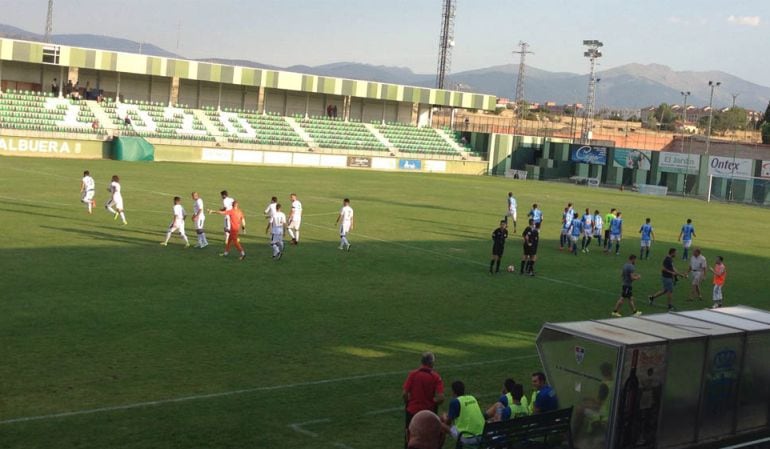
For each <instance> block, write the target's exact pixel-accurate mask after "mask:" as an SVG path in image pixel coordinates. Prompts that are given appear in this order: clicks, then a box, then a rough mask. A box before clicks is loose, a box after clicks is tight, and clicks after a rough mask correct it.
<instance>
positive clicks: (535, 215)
mask: <svg viewBox="0 0 770 449" xmlns="http://www.w3.org/2000/svg"><path fill="white" fill-rule="evenodd" d="M527 217H529V218H531V219H532V221H533V222H534V223H535V224H538V223H542V221H543V211H541V210H540V209H538V208H537V203H535V204H533V205H532V210H530V211H529V214H527Z"/></svg>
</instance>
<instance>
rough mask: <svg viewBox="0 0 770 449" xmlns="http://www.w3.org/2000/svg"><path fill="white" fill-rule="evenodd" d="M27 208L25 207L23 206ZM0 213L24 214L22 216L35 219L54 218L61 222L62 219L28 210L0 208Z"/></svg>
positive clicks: (58, 216) (57, 216) (59, 216)
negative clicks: (31, 216) (34, 217)
mask: <svg viewBox="0 0 770 449" xmlns="http://www.w3.org/2000/svg"><path fill="white" fill-rule="evenodd" d="M25 207H27V206H25ZM0 212H10V213H12V214H24V215H33V216H36V217H45V218H55V219H57V220H61V219H62V218H63V217H62V216H61V215H53V214H43V213H40V212H32V211H28V210H22V209H10V208H5V207H0Z"/></svg>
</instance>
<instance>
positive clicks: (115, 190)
mask: <svg viewBox="0 0 770 449" xmlns="http://www.w3.org/2000/svg"><path fill="white" fill-rule="evenodd" d="M110 192H112V197H113V198H115V197H119V196H121V194H120V183H119V182H117V181H112V182H111V183H110Z"/></svg>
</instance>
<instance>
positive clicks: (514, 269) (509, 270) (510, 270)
mask: <svg viewBox="0 0 770 449" xmlns="http://www.w3.org/2000/svg"><path fill="white" fill-rule="evenodd" d="M514 271H516V267H514V266H513V265H508V272H509V273H513V272H514Z"/></svg>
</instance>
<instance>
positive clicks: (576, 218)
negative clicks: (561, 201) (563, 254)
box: [569, 212, 583, 256]
mask: <svg viewBox="0 0 770 449" xmlns="http://www.w3.org/2000/svg"><path fill="white" fill-rule="evenodd" d="M569 233H570V238H571V239H572V254H574V255H576V256H577V242H578V239H579V238H580V235H581V234H583V222H582V221H581V220H580V215H578V213H577V212H574V213H573V214H572V222H571V223H570V226H569Z"/></svg>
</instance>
